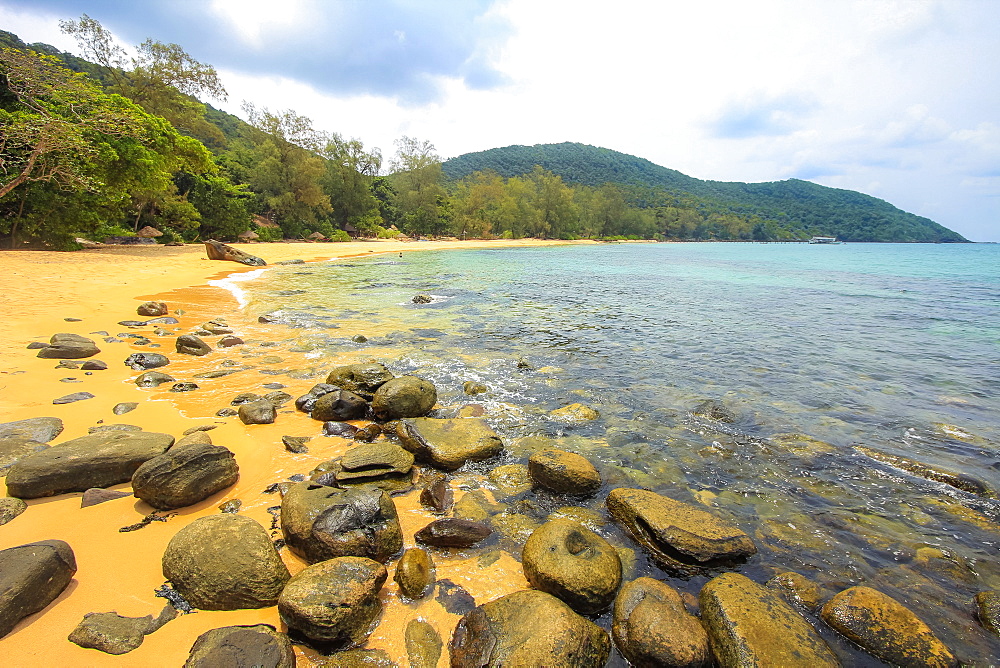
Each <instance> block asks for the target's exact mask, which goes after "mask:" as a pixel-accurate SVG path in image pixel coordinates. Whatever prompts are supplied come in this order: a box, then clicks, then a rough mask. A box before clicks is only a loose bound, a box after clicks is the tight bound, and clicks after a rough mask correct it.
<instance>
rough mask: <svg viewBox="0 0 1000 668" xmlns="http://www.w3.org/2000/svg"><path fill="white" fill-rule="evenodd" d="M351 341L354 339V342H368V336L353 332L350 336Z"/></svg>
mask: <svg viewBox="0 0 1000 668" xmlns="http://www.w3.org/2000/svg"><path fill="white" fill-rule="evenodd" d="M351 341H354V342H355V343H368V337H367V336H365V335H364V334H355V335H354V336H352V337H351Z"/></svg>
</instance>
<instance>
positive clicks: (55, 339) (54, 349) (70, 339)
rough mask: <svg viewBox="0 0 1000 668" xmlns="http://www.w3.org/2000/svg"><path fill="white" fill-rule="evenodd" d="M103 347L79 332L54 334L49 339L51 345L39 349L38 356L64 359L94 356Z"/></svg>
mask: <svg viewBox="0 0 1000 668" xmlns="http://www.w3.org/2000/svg"><path fill="white" fill-rule="evenodd" d="M99 352H101V349H100V348H98V347H97V344H96V343H94V341H93V339H88V338H87V337H85V336H80V335H79V334H67V333H61V334H53V335H52V338H51V339H49V345H47V346H45V347H44V348H40V349H39V350H38V355H37V356H38V357H41V358H42V359H64V360H77V359H83V358H84V357H93V356H94V355H96V354H97V353H99Z"/></svg>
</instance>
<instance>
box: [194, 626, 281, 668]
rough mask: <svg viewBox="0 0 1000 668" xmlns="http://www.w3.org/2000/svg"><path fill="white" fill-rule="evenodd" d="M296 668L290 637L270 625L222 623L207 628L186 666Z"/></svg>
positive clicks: (201, 667) (199, 638)
mask: <svg viewBox="0 0 1000 668" xmlns="http://www.w3.org/2000/svg"><path fill="white" fill-rule="evenodd" d="M222 666H225V668H295V650H294V649H293V648H292V643H291V641H290V640H289V639H288V636H287V635H285V634H284V633H279V632H278V631H276V630H275V629H274V627H273V626H271V625H270V624H256V625H253V626H223V627H222V628H218V629H212V630H211V631H205V632H204V633H202V634H201V635H200V636H198V639H197V640H195V641H194V645H192V646H191V651H190V652H189V653H188V659H187V661H186V662H185V663H184V668H220V667H222Z"/></svg>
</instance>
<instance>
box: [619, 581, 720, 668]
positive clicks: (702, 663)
mask: <svg viewBox="0 0 1000 668" xmlns="http://www.w3.org/2000/svg"><path fill="white" fill-rule="evenodd" d="M611 633H612V636H613V637H614V640H615V645H616V646H617V647H618V650H619V651H620V652H621V653H622V654H623V655H624V656H625V658H627V659H628V660H629V661H630V662H631V664H632V665H634V666H684V667H689V668H696V667H697V668H708V667H709V666H711V665H712V653H711V651H710V650H709V647H708V634H707V633H705V629H704V627H702V625H701V622H699V621H698V618H697V617H695V616H693V615H691V614H689V613H688V611H687V610H686V609H685V607H684V601H683V600H681V595H680V594H679V593H677V590H676V589H674V588H673V587H671V586H670V585H667V584H665V583H663V582H660V581H659V580H654V579H653V578H638V579H637V580H633V581H632V582H629V583H627V584H626V585H625V586H624V587H622V589H621V591H620V592H619V593H618V597H617V598H615V612H614V619H613V621H612V625H611Z"/></svg>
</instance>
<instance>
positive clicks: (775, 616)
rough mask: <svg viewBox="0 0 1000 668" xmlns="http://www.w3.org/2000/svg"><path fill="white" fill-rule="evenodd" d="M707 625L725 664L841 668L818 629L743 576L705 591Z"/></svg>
mask: <svg viewBox="0 0 1000 668" xmlns="http://www.w3.org/2000/svg"><path fill="white" fill-rule="evenodd" d="M698 600H699V603H700V604H701V621H702V624H704V625H705V630H706V631H707V632H708V636H709V641H710V642H709V644H710V646H711V648H712V653H713V654H714V656H715V660H716V661H717V662H718V663H719V664H720V665H722V666H788V667H790V668H791V667H794V666H801V667H802V668H818V667H819V666H839V665H840V661H839V660H838V659H837V655H836V654H834V653H833V650H832V649H830V646H829V645H827V644H826V641H825V640H823V639H822V638H821V637H820V636H819V634H818V633H816V630H815V629H813V627H812V626H811V625H810V624H809V622H807V621H806V620H805V619H803V618H802V617H801V616H800V615H799V614H798V613H797V612H795V610H794V609H792V607H791V606H790V605H788V604H787V603H785V601H784V600H782V599H781V597H780V596H778V594H776V593H775V592H773V591H771V590H769V589H766V588H764V587H762V586H760V585H758V584H757V583H755V582H753V581H752V580H750V579H749V578H747V577H744V576H742V575H739V574H737V573H724V574H723V575H720V576H718V577H716V578H714V579H712V580H710V581H709V582H708V583H707V584H706V585H705V586H704V587H703V588H702V590H701V594H700V596H699V599H698Z"/></svg>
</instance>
